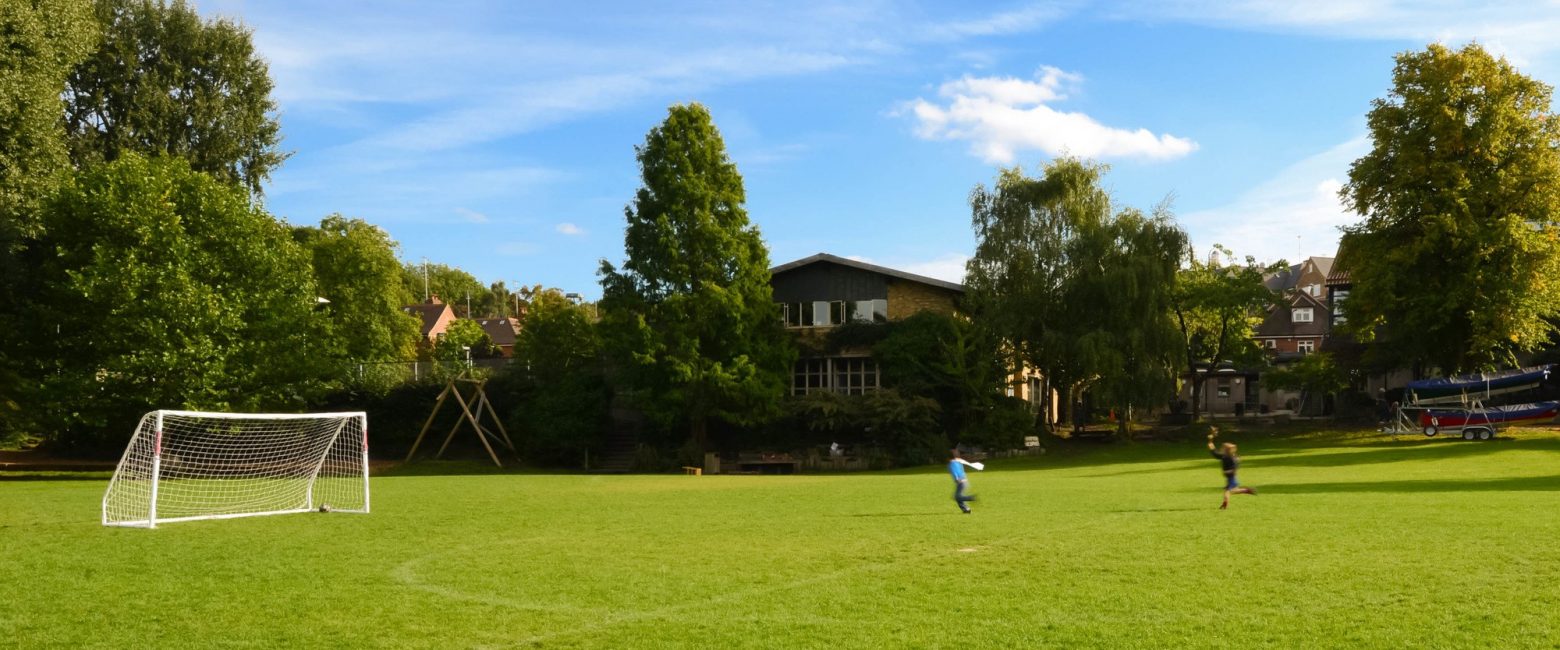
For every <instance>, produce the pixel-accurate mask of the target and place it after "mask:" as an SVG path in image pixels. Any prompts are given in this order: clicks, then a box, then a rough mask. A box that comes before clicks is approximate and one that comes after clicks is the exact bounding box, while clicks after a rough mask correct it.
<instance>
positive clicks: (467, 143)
mask: <svg viewBox="0 0 1560 650" xmlns="http://www.w3.org/2000/svg"><path fill="white" fill-rule="evenodd" d="M197 8H198V9H199V10H200V11H201V13H202V14H203V15H205V16H208V17H223V18H228V19H234V20H237V21H239V22H241V23H243V24H244V25H245V26H247V27H248V28H250V29H251V30H253V37H254V41H255V45H256V47H257V49H258V51H259V53H260V55H261V56H262V57H263V58H264V59H265V60H266V61H267V63H268V64H269V66H270V72H271V76H272V78H273V79H274V80H275V84H276V85H275V89H274V90H273V98H274V99H275V100H276V102H277V104H278V106H279V109H280V110H279V115H278V117H279V120H280V122H281V125H282V132H283V136H284V140H283V143H282V146H283V148H284V149H286V150H288V151H291V152H292V157H291V158H289V159H288V160H287V162H286V163H285V164H284V165H283V166H282V167H281V168H280V169H279V170H278V171H277V172H276V173H275V174H274V175H273V177H272V178H271V180H270V182H269V184H268V185H267V186H266V187H265V199H264V201H265V206H266V208H267V209H268V210H270V211H271V212H272V213H274V214H276V215H277V216H279V217H282V218H284V219H286V220H287V221H288V222H290V223H293V224H316V223H318V222H319V220H320V219H321V218H323V217H325V216H327V215H329V214H333V213H340V214H343V215H346V216H349V217H357V218H361V219H364V220H366V221H368V222H370V223H373V224H375V225H378V226H380V227H381V228H384V229H385V230H386V231H387V232H388V233H389V234H390V235H391V237H392V238H394V239H395V240H396V241H398V242H399V243H400V247H401V250H400V255H401V257H402V259H403V260H406V261H409V262H421V261H422V260H424V259H426V260H428V261H430V262H435V263H442V264H449V265H452V266H457V267H460V268H462V269H465V270H466V271H468V272H470V273H472V274H473V275H475V276H476V277H477V278H478V279H480V280H482V281H484V282H495V281H500V280H502V281H504V282H506V283H507V284H508V285H510V286H516V285H517V284H520V285H535V284H541V285H544V286H548V287H557V288H560V289H563V290H564V291H567V292H578V293H581V294H583V295H585V296H587V297H589V298H594V297H596V296H599V295H600V286H599V284H598V278H597V271H598V269H599V268H600V265H601V261H602V260H607V261H610V262H612V263H613V264H620V263H621V261H622V257H623V228H624V209H625V207H626V206H627V205H628V204H629V202H630V201H631V199H632V197H633V194H634V191H635V190H636V189H637V188H638V187H639V186H640V179H639V176H638V171H639V170H638V166H637V162H636V161H635V159H634V153H635V147H636V146H639V145H641V144H642V143H643V142H644V138H645V134H646V133H647V132H648V131H649V130H650V129H652V128H654V127H655V126H656V125H657V124H659V123H660V122H661V121H662V120H663V119H665V117H666V114H667V108H668V107H669V106H672V105H675V104H681V103H690V102H698V103H701V104H703V105H705V106H707V107H708V108H709V109H710V112H711V114H712V115H713V116H714V119H715V124H716V126H717V128H719V130H720V132H721V134H722V136H723V137H724V139H725V142H726V146H727V150H728V152H729V154H730V156H731V158H732V160H733V161H734V162H735V163H736V165H737V167H738V169H739V171H740V172H741V173H742V175H743V178H744V183H745V187H746V190H747V211H748V216H749V218H750V219H751V220H752V222H753V223H754V224H756V225H757V226H758V228H759V229H760V231H761V232H762V233H763V236H764V238H765V240H766V242H767V243H768V245H769V258H770V262H771V263H772V264H773V265H778V264H782V263H785V262H789V261H792V260H796V259H799V258H802V257H806V256H808V255H812V254H815V253H820V252H826V253H831V254H834V255H840V256H844V257H850V258H853V259H858V260H862V261H866V262H870V263H873V264H879V265H884V266H889V267H893V268H897V269H901V270H905V271H909V272H912V273H918V274H922V275H928V276H931V277H935V278H940V279H944V280H949V281H954V282H959V281H961V280H962V278H963V272H964V270H963V269H964V262H965V260H966V259H968V256H969V255H970V254H971V253H972V251H973V250H974V245H975V241H974V236H973V234H972V231H971V228H970V208H969V203H968V197H969V193H970V191H971V190H972V189H973V188H975V187H976V186H980V185H986V186H989V185H991V183H992V182H993V181H994V179H995V178H996V176H997V174H998V173H999V171H1000V170H1001V169H1003V168H1011V167H1019V168H1021V169H1023V170H1024V171H1025V172H1026V173H1029V174H1032V175H1034V174H1038V173H1040V170H1041V168H1042V166H1043V165H1044V164H1045V163H1046V162H1047V161H1049V160H1052V159H1053V158H1055V157H1057V156H1062V155H1072V156H1077V157H1082V158H1088V159H1092V160H1096V161H1098V162H1101V163H1105V164H1107V165H1109V172H1108V174H1107V176H1106V177H1105V182H1106V185H1107V187H1108V188H1109V189H1110V190H1111V191H1112V193H1113V194H1114V196H1115V199H1116V200H1117V202H1118V204H1119V206H1120V207H1137V208H1141V209H1144V210H1147V209H1150V208H1152V207H1154V206H1156V205H1158V204H1160V203H1161V202H1164V201H1167V200H1168V201H1169V202H1170V203H1169V205H1171V208H1172V212H1173V213H1174V214H1175V215H1176V219H1177V221H1178V223H1179V224H1180V225H1181V227H1182V228H1184V229H1185V230H1186V231H1187V232H1188V234H1189V235H1190V236H1191V239H1192V242H1193V245H1194V247H1195V249H1196V250H1197V251H1199V252H1200V253H1205V252H1206V251H1207V250H1208V248H1209V246H1211V245H1213V244H1221V245H1223V246H1225V247H1227V248H1229V249H1231V250H1232V251H1234V253H1235V254H1236V255H1237V256H1239V257H1244V256H1246V255H1251V256H1254V257H1256V258H1257V259H1259V260H1261V261H1265V262H1266V261H1276V260H1279V259H1287V260H1289V261H1291V262H1294V261H1297V260H1298V259H1300V258H1301V257H1305V256H1313V255H1315V256H1331V255H1333V253H1334V252H1335V251H1336V249H1337V241H1338V234H1339V230H1338V229H1339V227H1340V226H1344V225H1348V224H1352V223H1354V222H1356V221H1358V217H1357V216H1356V215H1353V214H1352V213H1349V212H1347V211H1346V210H1345V209H1344V208H1343V206H1342V205H1341V204H1340V203H1339V200H1338V194H1337V192H1338V189H1339V188H1340V187H1341V186H1342V185H1343V184H1344V183H1345V182H1346V181H1347V174H1348V169H1349V165H1350V164H1351V163H1352V162H1353V161H1354V160H1355V159H1357V158H1359V157H1360V156H1361V155H1363V154H1364V153H1366V152H1367V151H1368V150H1369V149H1370V144H1371V143H1370V140H1369V138H1368V136H1367V134H1366V131H1365V114H1366V113H1367V112H1368V111H1369V110H1370V107H1371V102H1372V100H1374V99H1377V98H1382V97H1385V96H1386V95H1387V92H1388V90H1389V88H1390V83H1391V72H1392V66H1393V56H1394V55H1395V54H1397V53H1400V52H1404V51H1407V50H1417V49H1423V48H1424V47H1425V46H1426V45H1427V44H1428V43H1432V42H1440V43H1444V44H1447V45H1451V46H1454V47H1455V46H1461V45H1462V44H1464V43H1467V42H1469V41H1477V42H1479V43H1481V44H1483V45H1484V46H1485V47H1486V48H1488V49H1490V50H1491V51H1493V52H1496V53H1498V54H1500V55H1502V56H1505V57H1506V58H1507V59H1508V60H1509V61H1511V62H1512V63H1513V64H1515V65H1516V66H1517V67H1518V68H1519V69H1520V70H1521V71H1522V72H1523V73H1525V74H1527V75H1529V76H1533V77H1536V78H1538V79H1540V80H1542V81H1545V82H1547V83H1551V84H1554V83H1557V82H1560V39H1556V38H1554V35H1555V34H1560V0H1530V1H1526V2H1498V1H1497V2H1458V1H1454V0H1431V1H1423V2H1412V3H1410V2H1394V1H1382V0H1311V1H1309V2H1271V3H1268V2H1257V1H1243V0H1224V1H1220V0H1161V1H1144V2H1116V3H1106V2H1083V1H1077V2H1074V1H1062V2H979V3H960V2H934V1H930V0H928V1H926V2H896V1H888V0H881V1H880V0H851V1H844V2H804V1H801V0H793V1H778V2H726V1H714V0H711V1H708V2H665V3H644V2H623V3H614V2H593V3H535V2H507V1H503V0H492V1H478V0H451V1H447V2H438V3H428V2H413V1H405V2H397V1H393V0H390V1H383V0H376V1H373V2H369V1H350V0H349V1H340V2H335V1H333V2H318V3H299V2H283V1H273V2H260V1H256V0H204V1H203V2H200V3H198V5H197Z"/></svg>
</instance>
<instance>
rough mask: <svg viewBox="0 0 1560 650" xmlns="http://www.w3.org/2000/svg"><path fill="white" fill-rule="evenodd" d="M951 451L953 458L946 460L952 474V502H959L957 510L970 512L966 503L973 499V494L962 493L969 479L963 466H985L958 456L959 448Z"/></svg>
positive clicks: (968, 483) (968, 484) (965, 512)
mask: <svg viewBox="0 0 1560 650" xmlns="http://www.w3.org/2000/svg"><path fill="white" fill-rule="evenodd" d="M952 453H953V458H951V459H949V460H948V473H949V474H951V475H953V502H954V503H957V504H959V510H962V511H963V512H964V514H970V506H969V505H968V504H969V502H971V501H974V500H975V495H973V494H965V493H964V491H965V490H966V489H968V488H969V487H970V481H969V479H968V478H965V476H964V467H965V466H966V465H968V466H970V467H973V468H975V469H977V470H981V469H985V468H986V466H985V465H982V464H980V463H971V462H967V461H965V460H964V459H963V458H960V457H959V450H957V449H954V450H952Z"/></svg>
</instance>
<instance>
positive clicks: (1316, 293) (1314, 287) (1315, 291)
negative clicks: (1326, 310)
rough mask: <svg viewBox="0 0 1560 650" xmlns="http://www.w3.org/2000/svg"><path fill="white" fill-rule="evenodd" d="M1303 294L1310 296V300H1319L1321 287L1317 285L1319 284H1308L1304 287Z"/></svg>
mask: <svg viewBox="0 0 1560 650" xmlns="http://www.w3.org/2000/svg"><path fill="white" fill-rule="evenodd" d="M1305 292H1306V293H1308V294H1311V297H1312V298H1320V297H1321V295H1322V285H1319V284H1308V285H1305Z"/></svg>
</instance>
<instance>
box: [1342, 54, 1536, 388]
mask: <svg viewBox="0 0 1560 650" xmlns="http://www.w3.org/2000/svg"><path fill="white" fill-rule="evenodd" d="M1551 95H1552V89H1551V87H1550V86H1548V85H1546V84H1544V83H1540V82H1538V81H1536V80H1534V79H1531V78H1529V77H1527V76H1524V75H1522V74H1521V73H1519V72H1518V71H1517V70H1516V69H1515V68H1514V67H1512V65H1511V64H1510V63H1508V62H1507V61H1506V60H1505V59H1504V58H1497V57H1494V56H1491V55H1490V54H1489V53H1488V52H1486V51H1485V50H1484V48H1482V47H1480V46H1478V45H1477V44H1472V45H1468V46H1465V47H1463V48H1462V49H1461V50H1456V51H1454V50H1451V49H1448V48H1446V47H1444V46H1441V45H1431V46H1429V47H1428V48H1426V49H1425V50H1424V51H1418V52H1406V53H1403V54H1400V55H1398V57H1397V66H1396V68H1395V69H1394V70H1393V74H1392V90H1391V92H1390V93H1389V94H1388V96H1387V97H1385V98H1383V99H1377V100H1375V102H1374V103H1373V108H1372V109H1371V111H1370V114H1369V117H1368V125H1369V128H1370V133H1371V138H1372V140H1373V141H1374V147H1373V148H1372V149H1371V151H1370V152H1369V153H1367V154H1366V155H1365V156H1364V157H1362V158H1360V159H1359V160H1357V161H1355V162H1354V165H1353V166H1352V167H1351V168H1350V170H1349V182H1348V184H1347V185H1345V186H1344V187H1343V189H1342V190H1341V192H1340V194H1341V196H1342V197H1343V198H1344V199H1345V200H1346V201H1347V203H1348V205H1349V206H1350V207H1352V208H1353V209H1354V211H1355V212H1357V213H1359V214H1360V215H1361V217H1363V219H1362V220H1361V221H1360V222H1359V223H1358V224H1356V225H1354V226H1352V227H1351V228H1348V229H1347V230H1348V232H1349V234H1350V236H1351V237H1350V246H1351V249H1350V260H1349V273H1350V276H1351V278H1352V280H1353V281H1354V287H1353V290H1352V292H1351V293H1350V295H1349V300H1348V302H1346V303H1344V306H1343V309H1344V313H1345V315H1347V316H1348V324H1347V327H1348V329H1349V330H1352V331H1353V333H1354V334H1355V335H1356V337H1357V338H1359V339H1360V340H1362V341H1371V340H1374V341H1376V342H1377V343H1378V345H1377V348H1378V350H1380V351H1382V352H1385V353H1386V356H1387V357H1388V358H1389V359H1391V360H1394V361H1397V362H1398V363H1406V364H1416V365H1421V364H1429V365H1434V366H1438V367H1440V369H1441V370H1442V371H1444V372H1448V373H1450V372H1459V371H1468V370H1476V369H1480V368H1486V367H1490V366H1494V365H1498V364H1501V363H1512V362H1514V361H1515V353H1516V352H1519V351H1525V350H1533V349H1535V348H1537V347H1539V346H1541V345H1543V344H1544V343H1545V342H1547V341H1548V340H1549V339H1550V337H1551V336H1552V335H1553V334H1554V331H1555V323H1556V317H1557V316H1560V282H1557V281H1556V278H1560V231H1557V228H1556V225H1557V220H1560V116H1557V115H1555V114H1554V113H1552V112H1551V111H1550V102H1551Z"/></svg>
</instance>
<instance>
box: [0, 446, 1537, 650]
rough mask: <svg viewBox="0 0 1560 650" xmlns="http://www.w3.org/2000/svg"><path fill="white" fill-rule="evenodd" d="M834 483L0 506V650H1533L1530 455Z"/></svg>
mask: <svg viewBox="0 0 1560 650" xmlns="http://www.w3.org/2000/svg"><path fill="white" fill-rule="evenodd" d="M1237 440H1238V441H1239V442H1240V443H1241V447H1242V452H1243V456H1244V458H1245V466H1244V469H1243V471H1242V478H1243V480H1244V481H1245V482H1247V483H1249V484H1251V485H1255V486H1257V487H1258V488H1259V489H1260V491H1261V495H1260V496H1256V497H1236V498H1235V502H1234V504H1233V505H1232V507H1231V510H1229V511H1227V512H1219V511H1218V510H1216V506H1217V505H1218V501H1219V486H1220V485H1221V480H1220V478H1221V477H1220V475H1219V471H1218V463H1217V461H1215V460H1213V459H1211V458H1208V457H1207V455H1206V452H1205V451H1204V450H1203V448H1202V446H1201V444H1200V443H1181V444H1170V443H1142V444H1136V445H1127V446H1110V445H1102V446H1098V447H1083V448H1075V449H1071V450H1064V451H1061V452H1058V453H1053V454H1051V455H1050V456H1046V457H1042V458H1035V459H1023V460H1009V461H994V462H991V463H989V467H988V469H987V471H985V472H983V473H976V474H974V475H973V476H972V481H973V485H974V488H975V492H976V493H977V494H979V495H980V496H981V501H979V502H978V503H976V504H975V507H976V513H975V514H974V515H971V516H963V515H960V514H959V513H958V512H957V510H956V509H955V508H954V505H953V503H952V502H951V499H950V493H951V485H950V482H949V480H948V478H947V477H946V476H945V475H942V474H940V473H939V472H938V471H935V470H934V469H932V468H928V469H926V470H923V471H903V472H888V473H872V474H853V475H812V476H791V477H764V476H724V477H723V476H706V477H685V476H588V475H577V474H575V475H570V474H556V475H551V474H535V473H527V474H473V475H461V476H437V475H419V474H417V473H415V472H411V473H406V474H400V475H391V476H386V477H380V478H376V479H375V480H374V482H373V490H374V492H373V508H374V513H373V514H372V515H368V516H357V515H346V514H330V515H316V514H304V515H288V516H278V517H261V518H254V519H237V520H230V521H210V522H192V523H182V524H169V525H167V526H165V527H162V528H159V529H158V530H154V531H148V530H130V529H107V528H102V527H100V526H98V525H97V519H98V511H97V508H98V502H99V499H100V498H101V496H102V492H103V488H104V484H105V481H104V480H103V478H102V477H101V476H93V477H88V478H84V479H83V480H61V478H60V477H58V476H39V477H33V478H34V479H36V480H11V481H0V558H3V560H4V563H5V564H4V566H5V573H4V575H6V576H7V578H8V579H7V580H6V582H5V586H4V587H0V630H3V631H4V636H3V637H0V638H3V639H4V643H14V644H16V645H18V646H20V647H40V646H43V647H48V646H57V647H116V648H128V647H211V646H236V647H300V646H312V647H387V648H389V647H394V648H403V647H412V648H416V647H423V648H451V647H478V646H481V647H529V646H544V647H600V648H628V647H636V648H638V647H687V648H724V647H812V648H834V647H983V648H1010V647H1062V648H1075V647H1107V648H1122V647H1172V648H1179V647H1231V648H1253V647H1275V648H1293V647H1348V648H1355V647H1373V648H1403V647H1437V648H1453V647H1480V648H1483V647H1496V646H1499V647H1553V646H1554V645H1555V644H1556V643H1557V642H1560V632H1557V631H1556V630H1557V629H1560V439H1557V436H1556V435H1555V434H1553V433H1548V432H1528V433H1519V434H1518V435H1517V437H1516V438H1515V439H1501V440H1495V441H1491V442H1485V443H1474V442H1463V441H1460V440H1434V441H1426V440H1424V439H1409V438H1403V439H1400V440H1396V441H1394V440H1392V439H1390V438H1386V437H1382V436H1367V435H1363V434H1346V433H1337V432H1331V433H1320V434H1310V435H1304V436H1298V437H1284V438H1276V437H1272V436H1269V435H1265V434H1263V433H1260V432H1248V433H1247V434H1245V436H1244V437H1241V438H1238V439H1237Z"/></svg>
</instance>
